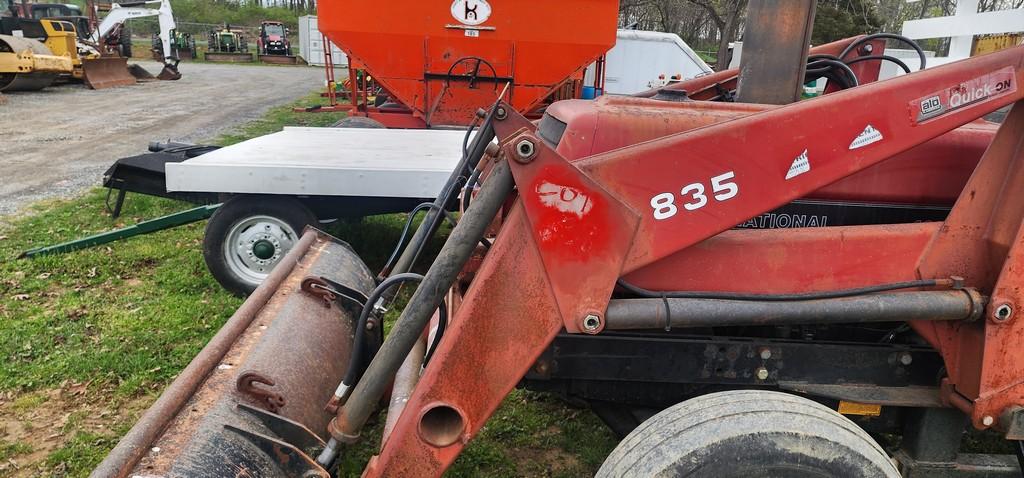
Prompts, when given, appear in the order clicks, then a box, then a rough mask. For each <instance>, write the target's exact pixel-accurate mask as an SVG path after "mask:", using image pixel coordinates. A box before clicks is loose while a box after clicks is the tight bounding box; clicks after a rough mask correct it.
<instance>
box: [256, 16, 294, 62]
mask: <svg viewBox="0 0 1024 478" xmlns="http://www.w3.org/2000/svg"><path fill="white" fill-rule="evenodd" d="M256 44H257V46H259V53H260V55H282V56H291V54H292V44H291V43H290V42H289V41H288V28H287V27H285V26H284V24H283V23H281V22H272V21H264V22H260V37H259V39H257V40H256Z"/></svg>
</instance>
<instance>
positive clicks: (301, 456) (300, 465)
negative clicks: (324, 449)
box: [224, 425, 331, 478]
mask: <svg viewBox="0 0 1024 478" xmlns="http://www.w3.org/2000/svg"><path fill="white" fill-rule="evenodd" d="M224 429H225V430H228V431H231V432H234V433H237V434H238V435H239V436H241V437H242V438H245V439H246V440H249V441H250V442H251V443H252V444H253V445H256V446H257V447H258V448H259V449H260V450H262V451H263V452H264V453H266V455H267V456H268V457H270V458H271V459H272V460H274V462H276V463H277V464H278V466H279V467H280V469H281V471H283V472H284V473H285V476H287V477H288V478H330V476H331V475H330V474H329V473H327V471H326V470H324V469H323V468H321V467H320V465H317V464H316V461H314V460H313V459H312V458H310V457H309V456H308V455H306V454H305V453H303V452H302V450H299V449H298V448H295V447H294V446H292V445H289V444H288V443H285V442H283V441H281V440H278V439H275V438H271V437H268V436H266V435H261V434H259V433H254V432H251V431H248V430H243V429H241V428H238V427H235V426H232V425H224Z"/></svg>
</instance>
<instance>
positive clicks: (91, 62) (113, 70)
mask: <svg viewBox="0 0 1024 478" xmlns="http://www.w3.org/2000/svg"><path fill="white" fill-rule="evenodd" d="M82 79H83V80H85V84H86V85H87V86H88V87H89V88H92V89H94V90H102V89H104V88H113V87H115V86H126V85H134V84H135V83H136V81H137V80H136V79H135V77H134V76H132V74H131V73H129V71H128V59H127V58H121V57H116V56H106V57H99V58H92V59H83V60H82Z"/></svg>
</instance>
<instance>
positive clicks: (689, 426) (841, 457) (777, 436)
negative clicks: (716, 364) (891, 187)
mask: <svg viewBox="0 0 1024 478" xmlns="http://www.w3.org/2000/svg"><path fill="white" fill-rule="evenodd" d="M597 476H598V477H601V478H606V477H625V476H677V477H703V476H714V477H737V478H741V477H742V478H749V477H752V476H758V477H762V476H764V477H818V478H820V477H829V476H842V477H851V478H853V477H864V478H867V477H894V478H898V477H899V476H900V474H899V472H898V471H897V470H896V466H895V465H894V464H893V462H892V460H891V459H890V458H889V457H888V455H886V454H885V451H883V450H882V448H881V447H880V446H879V445H878V444H877V443H875V441H874V440H872V439H871V437H870V436H868V434H867V433H866V432H864V430H862V429H860V427H858V426H857V425H855V424H854V423H853V422H851V421H850V420H849V419H847V418H846V417H844V416H842V415H840V414H839V413H836V412H835V411H833V410H831V409H829V408H827V407H825V406H823V405H821V404H818V403H816V402H812V401H810V400H808V399H805V398H802V397H798V396H795V395H790V394H786V393H780V392H769V391H759V390H736V391H728V392H718V393H712V394H708V395H703V396H700V397H697V398H694V399H691V400H687V401H685V402H683V403H680V404H678V405H675V406H672V407H670V408H668V409H666V410H664V411H662V412H661V413H658V414H657V415H655V416H653V417H651V418H650V419H649V420H647V421H645V422H644V423H643V424H641V425H640V426H639V427H637V429H636V430H633V432H632V433H630V434H629V435H628V436H627V437H626V438H625V439H623V440H622V442H621V443H619V445H618V446H617V447H616V448H615V450H613V451H612V453H611V455H609V456H608V458H607V459H606V460H605V462H604V465H602V466H601V469H600V470H599V471H598V472H597Z"/></svg>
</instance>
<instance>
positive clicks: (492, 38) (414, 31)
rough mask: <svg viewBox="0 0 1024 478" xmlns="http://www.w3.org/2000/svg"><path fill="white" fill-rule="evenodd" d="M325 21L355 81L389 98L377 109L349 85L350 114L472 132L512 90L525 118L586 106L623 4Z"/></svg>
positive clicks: (417, 0)
mask: <svg viewBox="0 0 1024 478" xmlns="http://www.w3.org/2000/svg"><path fill="white" fill-rule="evenodd" d="M318 14H319V17H318V22H319V29H320V31H321V32H322V33H323V34H324V35H325V36H326V37H327V38H328V39H329V40H330V41H331V42H333V43H334V44H335V45H337V46H338V47H339V48H340V49H341V50H342V51H344V52H345V53H346V54H347V55H348V58H349V69H350V78H353V79H354V78H356V77H357V75H356V71H357V70H363V71H364V73H365V75H359V76H360V77H364V76H367V75H368V76H370V77H371V78H372V79H373V81H374V82H375V83H376V84H377V85H379V86H380V87H381V88H382V89H383V90H384V91H385V92H386V93H385V94H386V95H387V97H388V103H387V104H382V105H379V107H378V106H374V105H373V104H371V103H368V102H367V101H366V100H365V99H366V98H367V97H368V96H369V95H368V94H365V91H360V85H359V83H360V82H359V81H351V82H350V83H351V85H352V87H351V88H352V91H350V93H351V94H350V95H349V97H350V99H351V106H350V113H351V114H354V115H361V116H368V117H370V118H373V119H375V120H377V121H380V122H381V123H383V124H385V125H386V126H389V127H405V128H416V127H430V126H438V125H467V124H469V123H470V122H471V121H472V119H473V114H474V112H475V111H476V109H477V108H480V107H483V106H486V105H490V104H492V103H493V102H494V100H495V99H496V98H497V96H498V95H499V94H500V93H501V92H502V91H503V89H504V88H505V86H506V84H507V85H508V92H507V96H506V98H505V99H506V101H508V102H509V103H511V104H512V105H513V106H515V107H516V108H517V109H518V110H519V111H521V112H524V113H529V112H531V111H535V110H537V109H538V108H540V107H543V106H544V105H545V104H547V103H548V102H550V101H551V100H555V99H567V98H574V97H579V96H580V95H581V93H582V90H583V72H584V70H585V68H586V67H587V65H589V64H591V63H594V62H595V61H597V60H599V59H600V58H601V57H602V56H603V55H604V53H605V52H607V51H608V50H609V49H610V48H611V47H612V46H614V44H615V29H616V22H617V18H618V1H617V0H560V1H551V0H454V1H451V2H449V1H443V0H426V1H425V0H391V1H388V2H379V1H377V0H322V1H321V2H320V5H319V12H318ZM595 76H596V77H597V78H598V79H597V80H596V82H597V83H598V84H597V85H594V86H597V87H598V88H600V84H599V82H600V81H602V80H601V77H602V76H603V75H600V74H598V75H595ZM378 103H380V102H378Z"/></svg>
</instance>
